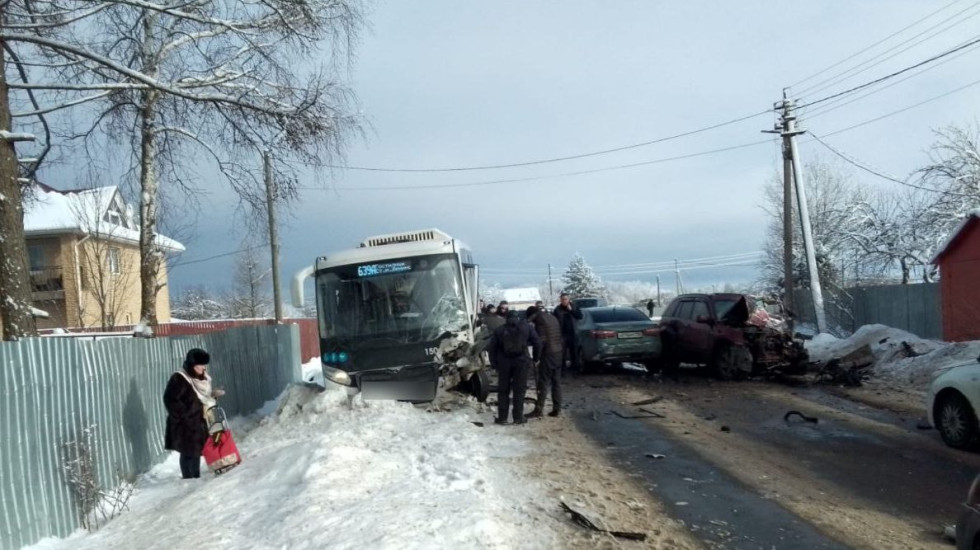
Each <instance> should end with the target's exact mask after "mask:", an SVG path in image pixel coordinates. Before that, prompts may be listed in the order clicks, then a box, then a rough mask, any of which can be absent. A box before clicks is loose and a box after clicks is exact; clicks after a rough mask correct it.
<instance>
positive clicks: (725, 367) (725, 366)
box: [712, 345, 752, 380]
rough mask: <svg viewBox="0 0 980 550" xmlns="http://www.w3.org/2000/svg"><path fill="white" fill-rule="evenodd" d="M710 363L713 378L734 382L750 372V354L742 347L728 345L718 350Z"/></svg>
mask: <svg viewBox="0 0 980 550" xmlns="http://www.w3.org/2000/svg"><path fill="white" fill-rule="evenodd" d="M712 363H713V364H712V367H713V369H712V370H714V373H715V376H717V377H718V378H720V379H722V380H735V379H738V378H741V377H742V376H744V375H746V374H748V373H749V372H751V370H752V353H751V352H749V350H747V349H746V348H744V347H742V346H733V345H728V346H725V347H723V348H721V349H720V350H718V352H717V353H716V355H715V357H714V360H713V361H712Z"/></svg>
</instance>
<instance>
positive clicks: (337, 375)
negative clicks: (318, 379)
mask: <svg viewBox="0 0 980 550" xmlns="http://www.w3.org/2000/svg"><path fill="white" fill-rule="evenodd" d="M323 377H324V378H326V379H327V380H329V381H331V382H333V383H334V384H340V385H341V386H350V385H351V378H350V375H349V374H347V371H344V370H340V369H335V368H333V367H328V366H326V365H323Z"/></svg>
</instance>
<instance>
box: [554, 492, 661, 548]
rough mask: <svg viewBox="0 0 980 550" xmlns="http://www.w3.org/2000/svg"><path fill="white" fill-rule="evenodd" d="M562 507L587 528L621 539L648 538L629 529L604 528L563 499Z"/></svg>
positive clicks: (577, 522)
mask: <svg viewBox="0 0 980 550" xmlns="http://www.w3.org/2000/svg"><path fill="white" fill-rule="evenodd" d="M561 507H562V509H563V510H564V511H565V513H567V514H569V515H570V516H571V518H572V521H573V522H575V523H576V524H578V525H581V526H582V527H585V528H586V529H591V530H592V531H596V532H598V533H606V534H608V535H612V536H614V537H616V538H621V539H628V540H636V541H645V540H647V535H646V533H631V532H629V531H614V530H611V529H603V528H602V527H599V526H598V525H596V524H595V523H594V522H593V521H592V520H590V519H589V518H588V517H586V516H585V515H583V514H582V513H581V512H578V511H577V510H575V509H573V508H572V507H571V506H569V505H568V504H567V503H565V502H564V501H562V503H561Z"/></svg>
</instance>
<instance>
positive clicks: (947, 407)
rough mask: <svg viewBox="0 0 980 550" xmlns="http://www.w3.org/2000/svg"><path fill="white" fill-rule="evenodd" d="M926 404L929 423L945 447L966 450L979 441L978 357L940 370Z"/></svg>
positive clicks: (936, 374) (935, 376) (979, 363)
mask: <svg viewBox="0 0 980 550" xmlns="http://www.w3.org/2000/svg"><path fill="white" fill-rule="evenodd" d="M933 376H934V378H933V380H932V384H931V385H930V386H929V397H928V400H927V401H926V412H927V413H928V414H929V423H930V424H932V425H933V426H934V427H935V428H936V429H937V430H939V435H941V436H942V438H943V441H945V442H946V444H947V445H949V446H950V447H953V448H956V449H968V448H972V447H974V446H975V445H976V443H978V442H980V421H978V419H977V411H980V358H977V360H976V361H969V362H966V363H958V364H955V365H950V366H948V367H944V368H941V369H939V370H937V371H936V372H935V374H934V375H933Z"/></svg>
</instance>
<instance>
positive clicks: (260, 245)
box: [169, 242, 269, 270]
mask: <svg viewBox="0 0 980 550" xmlns="http://www.w3.org/2000/svg"><path fill="white" fill-rule="evenodd" d="M262 246H269V243H268V242H264V243H261V244H257V245H254V246H248V247H245V248H241V249H238V250H232V251H231V252H224V253H222V254H215V255H214V256H207V257H205V258H198V259H195V260H187V261H182V262H181V261H177V262H174V263H173V264H172V265H171V266H170V268H169V269H170V270H173V269H174V268H176V267H180V266H182V265H191V264H199V263H202V262H210V261H211V260H217V259H218V258H224V257H226V256H233V255H235V254H241V253H242V252H246V251H248V250H250V249H253V248H259V247H262Z"/></svg>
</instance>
